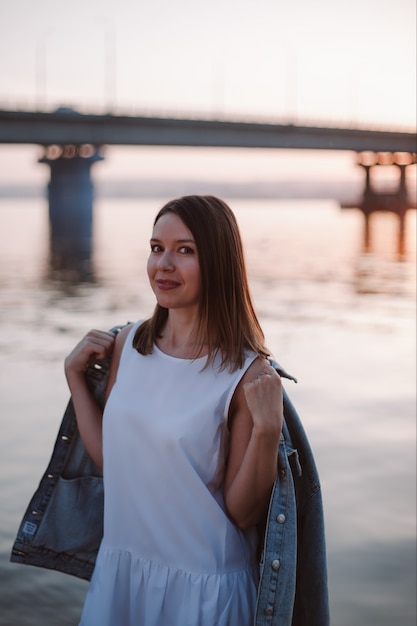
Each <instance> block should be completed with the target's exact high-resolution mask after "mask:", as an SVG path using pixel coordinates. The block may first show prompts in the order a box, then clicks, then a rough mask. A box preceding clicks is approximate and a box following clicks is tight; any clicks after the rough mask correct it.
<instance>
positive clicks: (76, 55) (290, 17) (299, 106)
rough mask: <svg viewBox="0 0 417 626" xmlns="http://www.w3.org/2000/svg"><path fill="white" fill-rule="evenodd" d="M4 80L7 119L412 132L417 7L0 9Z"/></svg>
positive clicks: (198, 4) (213, 4) (306, 4)
mask: <svg viewBox="0 0 417 626" xmlns="http://www.w3.org/2000/svg"><path fill="white" fill-rule="evenodd" d="M0 77H1V80H0V107H1V108H29V109H32V108H44V109H47V110H53V109H54V108H56V107H58V106H73V107H75V108H78V109H79V110H81V111H93V112H94V111H97V112H102V111H105V110H112V111H114V112H117V111H123V112H127V113H135V112H138V113H147V114H154V113H156V114H170V113H172V114H175V115H184V116H188V115H193V116H197V117H198V116H204V117H224V118H233V117H234V116H237V115H238V116H240V117H243V118H250V119H265V118H266V119H269V118H274V119H278V120H280V121H290V122H295V123H296V122H298V121H302V122H307V123H308V122H312V123H319V124H341V125H352V124H353V125H357V124H361V125H364V126H371V125H372V126H383V127H393V126H394V127H398V126H400V127H402V126H405V127H408V128H412V127H413V126H415V121H416V3H415V0H315V1H314V2H311V0H292V1H290V0H286V1H284V0H256V1H255V0H210V2H207V0H204V2H203V1H202V0H176V1H175V2H174V1H173V0H154V1H153V2H147V3H145V2H141V1H140V0H117V2H116V1H115V0H100V1H98V0H72V1H71V2H70V3H69V2H68V3H63V2H60V1H57V0H37V2H32V1H31V0H0ZM23 150H27V148H14V149H13V150H11V151H10V149H9V148H7V147H0V166H1V169H2V170H3V174H1V175H0V176H1V178H0V182H1V181H3V180H4V177H5V176H8V175H9V173H10V175H11V176H17V174H16V173H13V172H15V168H14V166H13V163H14V158H15V157H14V156H13V155H17V156H16V161H17V160H19V159H20V158H21V157H20V155H21V154H23V152H22V151H23ZM31 150H32V152H33V148H31ZM114 154H116V151H115V152H114ZM122 154H124V155H127V154H128V152H126V151H125V152H123V151H122V152H120V153H119V155H122ZM149 154H154V155H155V154H157V153H156V152H155V151H154V152H153V153H151V152H149ZM158 154H160V155H162V154H163V152H162V151H159V152H158ZM182 154H183V155H185V154H186V152H184V151H183V152H182ZM117 158H119V157H117ZM117 158H116V160H117ZM126 158H127V157H126ZM126 158H125V157H123V158H122V161H123V159H125V161H126ZM338 158H340V155H339V157H338ZM128 160H129V159H128V158H127V161H128ZM150 160H151V161H152V157H151V159H150ZM158 163H159V161H158ZM3 164H4V165H5V166H6V172H5V171H4V167H3ZM8 166H9V167H8ZM38 167H39V166H38Z"/></svg>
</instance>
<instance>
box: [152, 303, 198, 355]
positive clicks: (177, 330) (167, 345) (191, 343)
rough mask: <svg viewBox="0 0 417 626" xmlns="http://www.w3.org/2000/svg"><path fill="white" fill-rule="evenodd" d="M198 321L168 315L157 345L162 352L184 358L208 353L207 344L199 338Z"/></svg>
mask: <svg viewBox="0 0 417 626" xmlns="http://www.w3.org/2000/svg"><path fill="white" fill-rule="evenodd" d="M196 326H197V325H196V323H195V322H194V323H193V322H191V323H190V320H184V319H179V318H178V316H175V315H172V313H170V316H169V317H168V320H167V323H166V324H165V327H164V328H163V330H162V332H161V335H160V337H159V338H158V339H157V342H156V344H157V346H158V348H159V349H160V350H162V352H165V353H166V354H169V355H170V356H175V357H178V358H182V359H196V358H199V357H201V356H205V355H206V354H207V346H206V345H205V344H202V343H201V341H199V340H198V339H197V332H196Z"/></svg>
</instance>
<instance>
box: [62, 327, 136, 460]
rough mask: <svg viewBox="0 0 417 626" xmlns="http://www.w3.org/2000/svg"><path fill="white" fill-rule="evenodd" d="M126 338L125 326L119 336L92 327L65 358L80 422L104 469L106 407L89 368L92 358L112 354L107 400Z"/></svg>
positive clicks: (94, 456)
mask: <svg viewBox="0 0 417 626" xmlns="http://www.w3.org/2000/svg"><path fill="white" fill-rule="evenodd" d="M125 338H126V329H123V331H121V332H120V333H119V335H118V336H117V339H116V338H115V335H114V334H113V333H109V332H105V331H101V330H91V331H90V332H88V333H87V335H86V336H85V337H84V338H83V339H82V340H81V341H80V342H79V343H78V344H77V346H76V347H75V348H74V350H73V351H72V352H71V353H70V354H69V355H68V356H67V358H66V359H65V375H66V378H67V382H68V386H69V388H70V391H71V397H72V402H73V405H74V410H75V415H76V418H77V425H78V429H79V431H80V435H81V438H82V440H83V443H84V445H85V448H86V450H87V452H88V454H89V455H90V456H91V458H92V459H93V461H94V463H95V464H96V465H97V467H99V468H100V470H101V469H102V467H103V445H102V418H103V415H102V410H101V409H100V407H99V406H98V404H97V402H96V401H95V399H94V397H93V396H92V394H91V393H90V390H89V389H88V386H87V383H86V380H85V370H86V368H87V366H88V364H89V363H90V361H91V360H92V359H103V358H105V357H106V356H111V366H110V373H109V380H108V383H107V388H106V399H107V397H108V395H109V393H110V390H111V387H112V386H113V384H114V381H115V379H116V374H117V368H118V365H119V360H120V354H121V350H122V347H123V343H124V339H125Z"/></svg>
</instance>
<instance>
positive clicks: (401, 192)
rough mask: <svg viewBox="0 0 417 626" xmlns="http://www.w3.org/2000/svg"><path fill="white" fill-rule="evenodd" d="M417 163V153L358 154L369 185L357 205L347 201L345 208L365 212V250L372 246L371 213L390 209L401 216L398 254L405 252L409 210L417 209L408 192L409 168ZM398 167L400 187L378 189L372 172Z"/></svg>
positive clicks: (366, 184) (399, 219)
mask: <svg viewBox="0 0 417 626" xmlns="http://www.w3.org/2000/svg"><path fill="white" fill-rule="evenodd" d="M415 163H416V154H412V153H403V152H401V153H390V152H381V153H373V152H362V153H359V156H358V165H359V166H360V167H362V168H363V170H364V172H365V184H364V191H363V195H362V198H361V199H360V200H359V202H358V203H356V204H343V205H342V208H358V209H360V210H361V211H362V213H363V215H364V235H363V242H364V250H365V251H369V250H371V249H372V233H371V216H372V215H373V214H374V213H375V212H377V211H388V212H391V213H394V214H396V215H397V216H398V237H397V254H398V256H399V258H403V257H404V255H405V252H406V250H405V233H406V228H405V226H406V215H407V211H408V210H409V209H415V208H416V202H415V200H412V199H410V198H409V195H408V191H407V176H406V173H407V167H408V166H410V165H413V164H415ZM382 165H385V166H388V165H390V166H395V167H396V168H398V170H399V177H398V184H397V187H396V188H395V189H393V190H391V191H377V190H376V189H375V186H374V183H373V180H372V175H371V172H372V171H373V170H374V168H375V167H378V166H382Z"/></svg>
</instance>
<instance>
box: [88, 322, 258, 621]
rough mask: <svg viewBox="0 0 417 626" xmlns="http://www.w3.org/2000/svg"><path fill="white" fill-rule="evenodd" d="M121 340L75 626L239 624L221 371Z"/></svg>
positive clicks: (251, 585) (246, 557) (250, 546)
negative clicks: (93, 557)
mask: <svg viewBox="0 0 417 626" xmlns="http://www.w3.org/2000/svg"><path fill="white" fill-rule="evenodd" d="M138 324H139V323H137V324H135V325H134V326H133V328H132V329H131V332H130V334H129V336H128V337H127V340H126V342H125V345H124V348H123V352H122V356H121V360H120V366H119V372H118V377H117V381H116V383H115V385H114V387H113V389H112V392H111V394H110V397H109V399H108V402H107V405H106V408H105V412H104V418H103V456H104V472H103V475H104V492H105V505H104V536H103V540H102V544H101V547H100V550H99V553H98V556H97V562H96V567H95V570H94V573H93V577H92V579H91V583H90V586H89V590H88V592H87V597H86V601H85V605H84V611H83V615H82V618H81V622H80V626H250V625H251V624H252V623H253V616H254V612H255V604H256V592H257V582H258V567H257V562H256V531H255V529H251V530H249V531H247V532H243V531H241V530H239V529H238V528H237V527H236V526H235V525H234V524H233V523H232V522H231V521H230V519H229V518H228V516H227V514H226V512H225V506H224V501H223V493H222V487H223V478H224V469H225V455H226V453H227V445H228V439H227V435H228V430H227V415H228V410H229V405H230V401H231V399H232V395H233V392H234V391H235V389H236V386H237V384H238V383H239V381H240V379H241V378H242V376H243V374H244V372H245V371H246V370H247V368H248V367H249V365H250V364H251V363H252V362H253V360H254V359H255V358H256V356H255V355H254V354H252V353H251V354H248V356H247V358H246V361H245V363H244V366H243V368H242V369H240V370H238V371H236V372H233V373H232V374H231V373H230V372H229V371H228V370H226V371H222V372H220V371H219V368H218V366H213V367H209V368H207V369H206V370H204V371H201V369H202V368H203V367H204V364H205V360H206V359H205V357H203V358H201V359H197V360H195V361H192V360H188V359H179V358H176V357H172V356H169V355H167V354H164V353H163V352H162V351H161V350H159V349H158V348H157V347H156V346H155V348H154V350H153V353H152V354H151V355H147V356H143V355H141V354H139V353H138V352H137V351H136V350H135V349H134V348H133V347H132V340H133V336H134V333H135V331H136V328H137V326H138Z"/></svg>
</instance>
